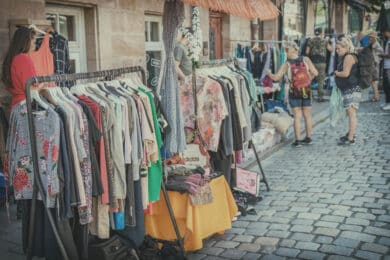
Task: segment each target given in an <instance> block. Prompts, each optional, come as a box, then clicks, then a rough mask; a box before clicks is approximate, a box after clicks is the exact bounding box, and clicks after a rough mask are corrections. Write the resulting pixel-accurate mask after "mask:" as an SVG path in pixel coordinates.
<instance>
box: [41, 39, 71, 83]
mask: <svg viewBox="0 0 390 260" xmlns="http://www.w3.org/2000/svg"><path fill="white" fill-rule="evenodd" d="M49 35H50V39H49V48H50V51H51V53H52V54H53V63H54V72H55V73H56V74H69V73H71V66H70V61H69V44H68V40H67V39H66V38H65V37H64V36H62V35H60V34H59V33H58V32H53V33H49ZM44 39H45V38H38V39H37V40H36V43H35V44H36V49H37V50H38V49H40V47H41V45H42V43H43V41H44ZM57 84H58V85H59V86H61V87H62V86H65V85H63V84H62V82H59V83H57Z"/></svg>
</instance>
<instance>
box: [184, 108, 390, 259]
mask: <svg viewBox="0 0 390 260" xmlns="http://www.w3.org/2000/svg"><path fill="white" fill-rule="evenodd" d="M358 118H359V126H358V132H357V143H356V145H354V146H350V147H339V146H337V144H336V142H337V139H338V137H339V136H341V135H343V134H345V133H346V130H345V129H347V128H346V124H345V123H341V124H340V125H339V126H338V127H337V128H336V129H331V128H330V126H329V121H326V122H324V123H322V124H320V125H319V126H317V127H316V128H315V129H314V133H313V139H314V143H313V145H311V146H304V147H302V148H300V149H299V148H298V149H296V148H295V149H294V148H292V147H291V146H290V145H287V146H285V147H283V148H282V149H280V150H279V151H277V152H276V153H274V154H273V155H272V156H271V157H269V158H267V159H266V160H264V161H263V168H264V170H265V172H266V175H267V177H268V181H269V183H270V186H271V191H270V192H266V191H265V187H264V186H263V187H262V191H263V192H262V196H263V200H262V201H261V202H259V203H258V204H257V205H256V206H255V208H256V211H257V215H247V216H245V217H240V218H239V219H238V221H235V222H234V223H233V228H232V229H231V230H229V231H227V232H226V233H225V234H224V235H222V236H214V237H212V238H210V239H208V240H207V241H206V242H205V248H203V249H202V250H200V251H197V252H194V253H193V254H191V255H190V259H285V258H290V259H291V258H293V259H296V258H298V259H390V256H389V255H390V250H389V248H390V184H389V180H390V113H384V112H382V111H381V110H380V109H379V105H376V104H375V105H373V103H363V104H362V106H361V109H360V111H359V116H358Z"/></svg>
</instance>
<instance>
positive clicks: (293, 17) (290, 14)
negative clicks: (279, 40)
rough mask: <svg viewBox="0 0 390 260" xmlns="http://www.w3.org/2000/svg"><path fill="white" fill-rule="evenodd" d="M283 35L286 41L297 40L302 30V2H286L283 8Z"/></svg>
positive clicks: (303, 20)
mask: <svg viewBox="0 0 390 260" xmlns="http://www.w3.org/2000/svg"><path fill="white" fill-rule="evenodd" d="M283 13H284V14H283V18H284V19H283V34H284V36H286V37H287V39H288V40H295V39H296V40H298V39H300V37H301V36H302V34H303V30H304V22H305V19H304V15H303V14H304V6H303V1H295V0H286V1H285V2H284V7H283Z"/></svg>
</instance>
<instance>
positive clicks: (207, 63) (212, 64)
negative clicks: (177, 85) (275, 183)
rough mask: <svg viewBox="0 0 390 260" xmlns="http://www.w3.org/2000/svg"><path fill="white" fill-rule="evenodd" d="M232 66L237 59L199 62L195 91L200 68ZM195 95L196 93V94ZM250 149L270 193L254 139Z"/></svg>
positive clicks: (235, 63)
mask: <svg viewBox="0 0 390 260" xmlns="http://www.w3.org/2000/svg"><path fill="white" fill-rule="evenodd" d="M232 64H234V65H235V66H237V59H236V58H229V59H218V60H211V61H200V62H197V63H196V64H195V65H194V66H193V68H192V81H193V82H192V86H193V88H194V91H195V89H196V69H199V68H210V67H217V66H227V65H232ZM194 95H195V92H194ZM195 103H196V102H195ZM195 106H196V104H195ZM249 147H251V148H252V150H253V152H254V153H255V157H256V161H257V165H258V166H259V169H260V173H261V176H262V178H261V180H260V182H263V183H264V184H265V186H266V188H267V191H270V187H269V184H268V181H267V178H266V176H265V173H264V170H263V167H262V165H261V161H260V158H259V155H258V154H257V150H256V147H255V145H254V143H253V141H252V139H251V140H249Z"/></svg>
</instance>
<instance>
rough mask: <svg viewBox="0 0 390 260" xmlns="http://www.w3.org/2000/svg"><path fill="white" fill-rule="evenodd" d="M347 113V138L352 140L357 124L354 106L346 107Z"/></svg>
mask: <svg viewBox="0 0 390 260" xmlns="http://www.w3.org/2000/svg"><path fill="white" fill-rule="evenodd" d="M347 115H348V126H349V132H348V140H350V141H352V140H353V139H354V136H355V133H356V125H357V118H356V108H354V107H350V108H348V109H347Z"/></svg>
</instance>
